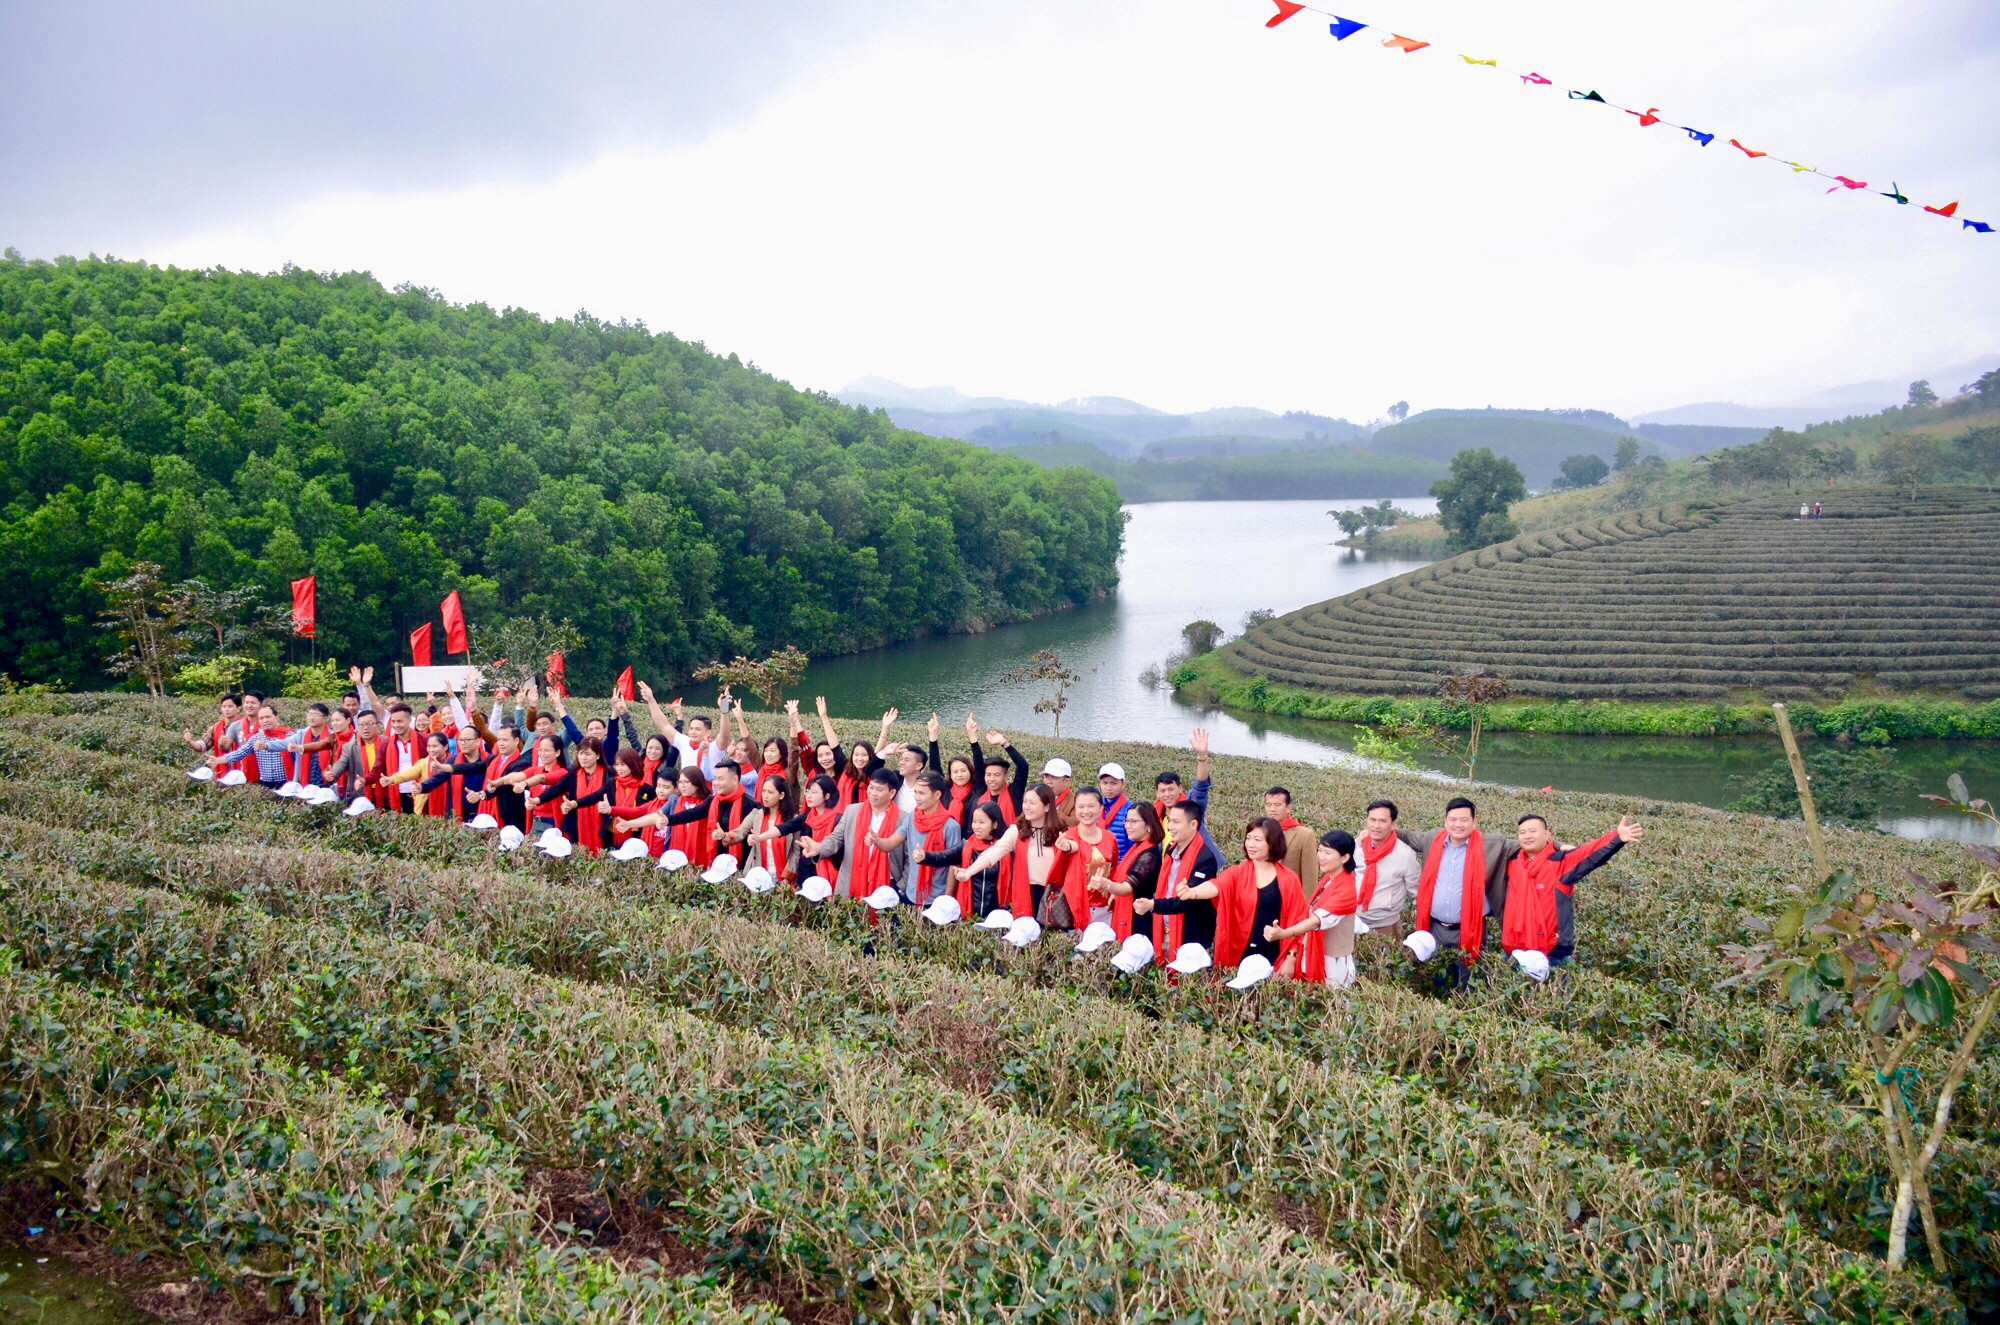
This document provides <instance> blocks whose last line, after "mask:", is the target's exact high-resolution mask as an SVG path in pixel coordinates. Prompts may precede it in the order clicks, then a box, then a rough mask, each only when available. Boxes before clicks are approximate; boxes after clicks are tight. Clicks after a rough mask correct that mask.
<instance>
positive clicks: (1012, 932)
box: [1000, 916, 1042, 948]
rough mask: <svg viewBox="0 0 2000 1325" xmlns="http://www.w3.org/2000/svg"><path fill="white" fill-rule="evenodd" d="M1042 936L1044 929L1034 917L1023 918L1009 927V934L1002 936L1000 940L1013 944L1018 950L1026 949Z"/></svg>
mask: <svg viewBox="0 0 2000 1325" xmlns="http://www.w3.org/2000/svg"><path fill="white" fill-rule="evenodd" d="M1041 936H1042V927H1041V925H1039V924H1037V923H1036V921H1035V918H1034V917H1033V916H1022V917H1021V918H1020V919H1019V920H1016V921H1015V922H1014V923H1013V924H1012V925H1009V926H1008V927H1007V932H1006V933H1005V934H1002V935H1001V936H1000V938H1001V940H1002V941H1003V942H1006V943H1011V944H1013V945H1014V946H1015V947H1017V948H1025V947H1027V946H1028V945H1029V944H1030V943H1033V942H1034V941H1035V940H1036V939H1038V938H1040V937H1041Z"/></svg>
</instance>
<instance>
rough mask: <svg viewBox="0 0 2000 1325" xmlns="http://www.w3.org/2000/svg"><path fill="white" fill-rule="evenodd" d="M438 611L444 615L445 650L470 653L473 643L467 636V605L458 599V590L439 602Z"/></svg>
mask: <svg viewBox="0 0 2000 1325" xmlns="http://www.w3.org/2000/svg"><path fill="white" fill-rule="evenodd" d="M438 611H439V613H440V614H441V615H443V617H444V651H445V652H446V653H470V652H472V645H471V643H470V642H469V641H468V640H467V639H466V637H465V605H464V604H462V603H460V602H459V601H458V590H456V589H453V590H452V591H451V592H450V593H448V594H446V595H445V596H444V601H443V602H442V603H440V604H438Z"/></svg>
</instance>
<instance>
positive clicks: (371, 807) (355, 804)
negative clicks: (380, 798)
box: [347, 796, 375, 819]
mask: <svg viewBox="0 0 2000 1325" xmlns="http://www.w3.org/2000/svg"><path fill="white" fill-rule="evenodd" d="M373 813H375V802H374V801H371V800H369V799H368V798H367V797H366V796H356V797H355V798H354V799H353V800H351V801H349V802H348V803H347V817H348V818H350V819H359V818H360V817H361V816H362V815H364V814H373Z"/></svg>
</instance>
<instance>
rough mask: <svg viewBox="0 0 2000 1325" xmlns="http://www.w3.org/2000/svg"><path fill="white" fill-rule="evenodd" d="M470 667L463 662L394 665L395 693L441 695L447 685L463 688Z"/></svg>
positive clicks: (470, 670) (469, 673) (470, 671)
mask: <svg viewBox="0 0 2000 1325" xmlns="http://www.w3.org/2000/svg"><path fill="white" fill-rule="evenodd" d="M471 675H472V668H471V667H470V666H467V665H466V664H464V663H458V664H455V665H453V666H450V667H404V666H402V665H401V664H398V665H397V667H396V693H397V694H400V695H441V694H443V693H444V689H445V687H446V686H447V685H452V686H457V687H458V688H459V689H460V690H463V689H465V680H466V678H467V677H469V676H471Z"/></svg>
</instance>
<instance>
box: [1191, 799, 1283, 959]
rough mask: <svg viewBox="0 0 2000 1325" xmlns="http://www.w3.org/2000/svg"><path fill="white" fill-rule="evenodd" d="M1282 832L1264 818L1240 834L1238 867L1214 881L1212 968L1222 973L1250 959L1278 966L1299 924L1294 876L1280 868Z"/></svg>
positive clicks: (1275, 821)
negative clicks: (1240, 844) (1240, 847)
mask: <svg viewBox="0 0 2000 1325" xmlns="http://www.w3.org/2000/svg"><path fill="white" fill-rule="evenodd" d="M1284 854H1285V830H1284V829H1283V828H1281V827H1279V825H1278V821H1277V820H1276V819H1272V818H1270V817H1268V816H1266V817H1265V818H1262V819H1254V820H1252V821H1251V822H1250V825H1249V826H1248V827H1247V828H1245V829H1244V830H1243V861H1242V863H1241V864H1237V865H1231V866H1230V867H1229V868H1228V869H1226V870H1224V871H1222V873H1221V874H1220V875H1218V876H1217V877H1216V880H1215V883H1216V893H1215V952H1214V956H1215V964H1216V966H1217V967H1218V968H1220V969H1223V970H1227V969H1228V968H1230V967H1232V966H1240V965H1242V964H1243V962H1245V961H1247V960H1248V959H1250V958H1252V957H1262V958H1263V959H1264V960H1265V961H1267V962H1269V963H1271V965H1272V966H1273V967H1278V966H1282V965H1283V964H1284V962H1285V959H1286V958H1287V957H1288V956H1290V955H1291V951H1292V949H1293V947H1295V946H1296V944H1297V938H1296V937H1295V936H1293V934H1292V931H1293V929H1294V928H1295V927H1296V926H1297V925H1298V924H1299V922H1300V921H1302V920H1304V919H1305V915H1306V898H1305V892H1304V889H1303V887H1302V886H1301V885H1300V883H1299V876H1298V875H1297V874H1295V873H1293V872H1292V869H1291V867H1290V866H1289V865H1287V864H1285V862H1284Z"/></svg>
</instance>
